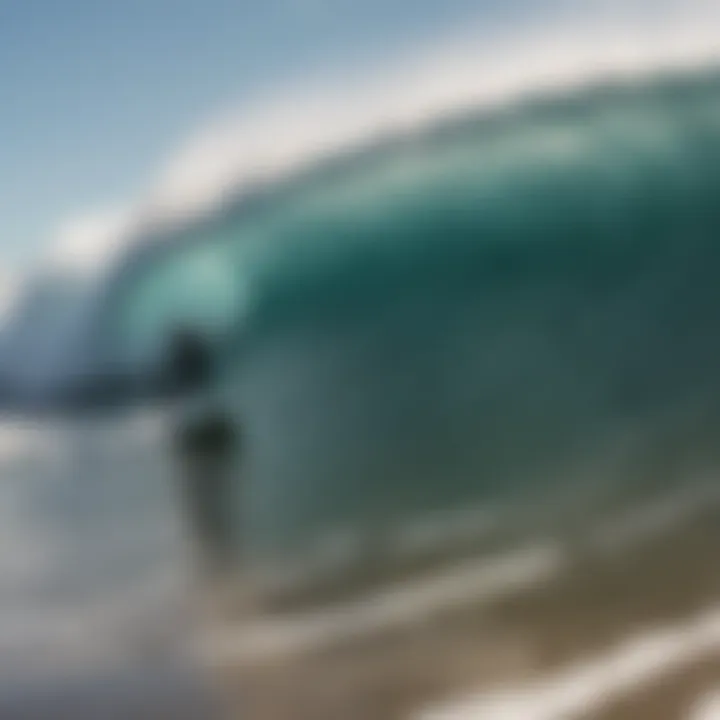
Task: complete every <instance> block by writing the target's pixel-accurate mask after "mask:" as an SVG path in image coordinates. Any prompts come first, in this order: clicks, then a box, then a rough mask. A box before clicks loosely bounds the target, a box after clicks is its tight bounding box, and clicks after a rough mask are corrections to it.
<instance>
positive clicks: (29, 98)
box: [0, 0, 519, 263]
mask: <svg viewBox="0 0 720 720" xmlns="http://www.w3.org/2000/svg"><path fill="white" fill-rule="evenodd" d="M518 3H519V0H518ZM518 3H516V5H517V4H518ZM498 5H500V6H501V7H502V8H503V9H502V10H500V9H499V8H497V7H493V6H492V5H486V6H485V7H484V8H483V6H482V5H479V4H478V2H475V3H472V2H468V1H467V0H443V2H435V1H433V0H363V1H362V2H359V1H358V0H256V2H243V1H242V0H234V1H233V0H116V1H112V0H62V1H60V0H2V1H1V2H0V108H1V110H2V115H1V116H0V238H1V241H2V250H1V251H0V252H1V254H2V257H3V258H5V261H6V262H7V261H9V262H11V263H14V262H23V261H24V259H25V258H27V257H31V256H32V254H33V253H34V252H35V251H36V250H37V249H38V248H39V247H40V245H41V244H44V243H47V242H50V241H51V238H52V235H53V232H54V230H55V229H56V227H57V225H58V224H59V223H62V222H63V221H66V220H67V219H68V218H72V217H73V216H74V215H77V214H78V213H82V212H83V211H84V210H85V209H86V208H88V207H89V208H93V207H97V206H105V205H113V204H115V203H118V202H120V203H122V202H125V201H126V200H129V199H131V198H132V197H133V196H135V195H136V194H137V193H138V192H140V191H141V190H142V188H143V184H144V183H147V182H148V181H149V178H150V176H151V175H152V173H153V172H154V171H155V170H156V169H157V168H158V166H159V165H161V164H162V163H163V162H164V161H165V160H166V159H167V158H168V157H169V156H170V155H171V154H172V152H173V150H174V149H175V148H177V146H178V145H179V144H181V143H182V142H183V141H184V140H185V139H186V138H187V137H188V136H189V135H191V134H192V133H193V132H195V131H196V130H198V128H201V127H202V125H203V123H204V122H206V121H207V120H209V119H211V118H212V117H213V115H214V113H216V112H219V111H221V110H223V109H224V108H227V107H230V106H232V107H238V106H240V107H242V104H243V102H244V101H248V102H249V101H250V99H251V98H252V96H253V95H254V94H256V93H257V92H259V91H261V90H262V89H263V88H265V87H267V86H268V85H271V84H274V83H282V82H285V81H291V80H293V79H295V80H297V79H298V78H302V77H304V76H306V75H307V76H310V75H317V74H322V73H323V72H325V71H326V70H327V69H329V68H332V69H333V70H337V68H338V66H339V67H340V68H342V67H347V68H352V67H353V66H358V65H360V66H362V65H372V64H381V63H382V61H383V59H384V58H386V57H390V56H392V55H393V54H395V53H398V52H400V51H401V50H402V49H403V48H404V47H405V46H406V45H408V44H414V43H423V42H428V41H430V40H431V39H432V38H433V37H434V36H437V35H442V34H446V33H449V32H451V31H452V28H453V27H461V26H462V25H463V23H464V22H465V21H467V20H468V19H469V18H473V19H474V18H477V17H478V16H479V15H480V16H481V17H482V16H483V15H485V16H487V18H488V20H489V19H490V17H493V16H498V15H500V14H501V13H502V14H505V15H508V13H509V12H510V11H509V9H508V8H509V7H510V6H511V5H512V4H508V3H507V2H506V1H505V0H504V1H503V2H502V3H498Z"/></svg>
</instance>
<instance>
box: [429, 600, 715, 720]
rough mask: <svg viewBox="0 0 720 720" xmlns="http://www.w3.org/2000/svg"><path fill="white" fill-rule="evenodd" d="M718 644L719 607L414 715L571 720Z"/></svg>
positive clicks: (445, 719) (446, 719)
mask: <svg viewBox="0 0 720 720" xmlns="http://www.w3.org/2000/svg"><path fill="white" fill-rule="evenodd" d="M718 649H720V607H713V608H711V609H710V610H708V611H707V612H705V613H703V614H702V615H699V616H697V617H694V618H692V619H690V620H689V621H687V622H686V623H684V624H681V625H677V626H674V627H667V628H660V629H657V630H655V631H653V632H649V633H647V634H644V635H641V636H638V637H635V638H632V639H630V640H627V641H625V642H623V643H621V644H620V645H619V646H617V647H616V648H614V649H613V650H611V651H610V652H608V653H607V654H605V655H603V656H601V657H597V658H594V659H592V660H587V661H583V662H581V663H578V664H576V665H573V666H571V667H569V668H567V669H565V670H563V671H561V672H559V673H557V674H555V675H552V676H549V677H546V678H544V679H541V680H538V681H533V682H530V683H523V684H519V685H515V686H513V685H509V686H507V687H504V688H502V689H499V690H492V691H484V692H480V693H477V694H475V695H472V696H469V697H466V698H459V699H457V700H451V701H449V702H447V703H445V704H442V705H439V706H437V707H432V708H428V709H426V710H424V711H422V712H420V713H418V714H417V716H416V717H417V720H476V719H477V720H479V719H480V718H482V720H573V718H578V719H579V718H580V717H585V716H586V714H587V713H591V712H594V711H597V710H598V709H599V708H601V707H603V706H604V705H606V704H607V703H610V702H612V701H613V700H617V699H618V698H622V697H623V696H624V695H626V694H628V693H630V692H632V691H633V690H636V689H638V688H641V687H643V686H644V685H646V684H648V683H650V682H653V681H656V680H658V679H659V678H661V677H663V676H665V675H667V674H668V673H670V672H672V671H674V670H678V669H680V668H682V667H685V666H687V665H688V664H690V663H693V662H696V661H698V660H701V659H703V658H705V657H708V656H710V655H712V654H714V653H716V652H717V651H718Z"/></svg>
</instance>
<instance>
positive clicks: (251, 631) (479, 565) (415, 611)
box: [202, 543, 565, 665]
mask: <svg viewBox="0 0 720 720" xmlns="http://www.w3.org/2000/svg"><path fill="white" fill-rule="evenodd" d="M564 564H565V556H564V554H563V553H562V551H561V550H560V548H559V547H558V546H556V545H554V544H551V543H547V544H544V545H543V544H537V545H533V546H530V547H527V548H522V549H519V550H515V551H511V552H507V553H504V554H502V555H499V556H497V557H495V558H492V559H481V560H473V561H468V562H465V563H463V564H461V565H458V566H456V567H454V568H451V569H449V570H446V571H445V572H442V573H437V574H435V575H434V576H432V577H431V578H427V579H422V580H416V581H414V582H404V583H402V584H398V585H396V586H395V587H391V588H389V589H387V590H385V591H382V592H380V593H378V594H376V595H373V596H370V597H367V598H363V599H360V600H357V601H353V602H352V603H348V604H346V605H342V606H338V607H334V608H332V609H330V610H325V611H318V612H313V613H303V614H298V615H295V616H292V617H286V618H283V619H281V620H266V621H262V620H261V621H258V622H255V623H253V624H252V625H250V626H249V627H240V628H239V629H238V630H236V631H235V632H231V631H230V630H229V629H228V628H226V627H223V628H221V629H220V630H219V632H218V633H217V634H212V635H211V636H209V637H207V638H206V639H205V641H203V643H202V645H203V648H204V652H205V654H206V656H207V658H208V660H209V661H210V662H211V663H214V664H215V663H217V664H221V665H222V664H225V663H227V662H232V661H235V662H237V661H247V660H256V659H257V660H259V659H262V658H265V657H272V656H288V655H292V654H294V653H300V652H304V651H307V650H310V649H317V648H319V647H323V646H328V645H333V644H335V643H337V642H342V641H345V640H350V639H353V638H356V637H363V636H366V635H371V634H373V633H378V632H382V631H383V630H387V629H390V628H396V627H401V626H403V625H407V624H413V623H417V622H420V621H422V620H423V619H426V618H427V617H429V616H431V615H433V614H434V613H436V612H438V611H441V610H446V609H450V608H453V607H455V606H458V605H463V604H467V603H470V602H473V603H483V602H490V601H492V600H496V599H498V598H500V597H503V596H506V595H510V594H514V593H517V592H522V591H523V590H527V589H529V588H530V587H533V586H535V585H537V584H539V583H542V582H546V581H548V580H550V579H551V578H553V577H554V576H555V575H557V574H558V573H559V572H560V571H561V570H562V568H563V567H564Z"/></svg>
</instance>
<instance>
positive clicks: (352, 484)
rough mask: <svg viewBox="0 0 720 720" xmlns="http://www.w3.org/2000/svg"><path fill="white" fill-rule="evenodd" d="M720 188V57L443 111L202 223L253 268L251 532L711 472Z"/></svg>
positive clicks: (244, 404) (278, 538)
mask: <svg viewBox="0 0 720 720" xmlns="http://www.w3.org/2000/svg"><path fill="white" fill-rule="evenodd" d="M719 180H720V76H719V75H717V74H715V73H714V72H709V71H708V72H705V73H702V74H700V73H698V74H696V75H685V76H681V75H679V76H677V77H664V78H660V79H658V80H657V81H653V82H649V81H645V82H642V83H640V82H638V83H634V84H633V83H628V84H626V85H616V86H605V87H595V88H590V89H588V90H586V91H583V92H582V93H579V94H575V95H571V96H564V97H563V96H558V97H554V98H536V99H535V100H531V101H527V102H525V103H523V104H518V105H515V106H510V107H508V108H505V109H503V110H502V111H498V112H497V113H495V114H488V113H485V114H484V115H479V116H473V115H472V114H469V115H467V116H465V117H462V118H456V119H454V120H447V121H445V122H444V123H441V124H439V125H438V126H437V127H435V128H431V129H429V130H428V131H427V132H425V133H419V134H417V135H414V136H412V137H410V136H408V137H402V138H395V139H393V140H389V141H388V142H386V143H384V144H380V145H378V146H377V147H374V148H369V149H367V150H365V151H361V152H358V153H356V154H354V155H349V156H347V157H343V158H339V159H337V160H335V161H333V162H329V163H327V164H326V165H324V166H319V167H318V168H317V169H316V170H315V171H313V172H310V173H306V174H303V175H300V176H298V177H296V178H293V179H290V180H289V181H288V182H287V183H285V184H284V185H280V186H278V187H275V188H273V189H271V190H269V191H267V192H265V193H262V192H261V193H259V195H258V197H255V198H253V199H251V200H250V201H246V202H245V203H241V204H240V206H239V207H236V208H234V209H233V208H230V210H229V212H228V215H227V216H225V217H224V218H223V219H221V220H220V221H219V222H218V223H217V224H216V225H215V226H209V227H208V229H207V230H203V229H202V228H200V229H199V230H197V231H194V232H196V233H197V234H198V235H202V234H203V233H206V234H207V239H208V240H213V239H222V241H223V242H224V243H226V244H225V245H222V246H221V247H223V251H224V252H228V253H232V254H233V255H234V256H235V257H239V258H240V267H241V268H242V272H241V275H240V276H239V277H238V278H237V281H238V287H240V288H241V289H242V292H243V293H244V295H243V297H244V298H245V305H244V311H243V313H244V314H243V317H242V320H241V322H238V327H240V328H241V329H240V332H239V333H238V335H239V337H238V342H239V343H240V345H239V346H240V347H241V350H240V351H238V352H237V353H235V354H230V355H229V356H228V359H229V367H230V370H231V374H234V373H235V372H236V371H237V368H238V367H242V373H241V375H242V380H241V381H240V382H241V385H242V390H241V392H240V400H239V402H240V405H241V416H242V420H243V422H244V423H245V425H246V427H247V432H248V433H249V436H250V437H251V440H252V442H251V444H250V448H251V449H250V459H249V460H248V462H249V463H250V467H251V468H252V469H251V471H250V472H251V477H252V481H251V482H250V486H251V488H252V489H251V490H249V491H248V492H250V493H251V494H252V502H251V506H252V510H251V511H250V512H249V517H250V520H249V521H248V522H250V523H252V524H253V527H254V530H253V532H257V533H258V535H257V537H260V536H261V535H264V537H265V538H266V540H264V541H263V542H267V543H269V544H272V545H275V544H280V545H282V546H288V547H293V548H294V547H297V546H298V544H300V545H301V544H302V542H304V541H306V540H307V538H308V537H309V535H312V533H313V532H315V531H316V530H317V529H318V528H328V527H331V526H336V525H343V524H348V525H352V524H353V523H355V524H358V523H359V524H360V525H363V524H364V523H375V522H377V523H381V524H389V525H393V524H394V523H396V522H399V521H401V520H403V519H406V518H407V517H411V516H415V515H418V514H420V515H422V514H426V513H431V512H437V511H442V510H449V509H452V508H453V507H458V506H463V505H467V504H468V503H479V504H481V505H482V504H500V505H511V506H517V505H518V504H528V503H534V504H539V505H543V504H546V505H552V504H553V503H555V502H556V500H555V499H552V500H551V498H558V497H562V495H563V493H564V492H565V491H566V489H572V488H573V487H574V486H576V485H577V484H578V483H579V482H580V480H579V478H586V477H588V476H596V482H597V483H603V484H606V485H607V486H608V488H613V490H612V492H616V491H617V486H618V485H619V486H620V487H625V490H623V491H622V492H625V491H627V492H632V491H633V490H632V488H634V487H636V486H639V485H642V484H643V483H648V482H657V483H661V484H662V483H667V482H671V480H670V477H672V476H674V479H675V481H676V482H681V481H682V480H681V478H682V477H683V476H684V475H686V473H687V472H689V470H688V466H690V465H692V466H698V467H699V466H702V465H703V463H706V462H708V463H709V462H711V461H710V460H709V459H708V455H714V439H715V432H716V431H717V429H718V428H717V419H718V412H717V411H718V407H717V406H716V404H715V402H714V398H715V396H716V394H717V390H718V380H719V378H720V375H719V374H718V368H720V364H719V363H720V337H719V336H718V333H717V327H718V321H720V289H719V286H718V283H717V277H718V271H719V270H720V246H719V245H718V240H717V232H718V229H720V211H719V210H718V203H717V200H718V193H719V192H720V184H719V183H718V181H719ZM601 468H602V469H601ZM648 478H650V480H649V479H648ZM608 494H611V491H610V489H609V490H608Z"/></svg>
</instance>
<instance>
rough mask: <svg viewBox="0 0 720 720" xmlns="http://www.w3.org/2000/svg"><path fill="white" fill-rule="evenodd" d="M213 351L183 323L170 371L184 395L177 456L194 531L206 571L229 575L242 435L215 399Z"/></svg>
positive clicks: (173, 347)
mask: <svg viewBox="0 0 720 720" xmlns="http://www.w3.org/2000/svg"><path fill="white" fill-rule="evenodd" d="M213 369H214V368H213V361H212V352H211V349H210V348H209V346H208V344H207V342H206V341H205V340H204V338H203V337H202V335H201V334H199V333H197V332H195V331H194V330H192V329H191V328H186V327H181V328H178V329H177V330H176V332H175V333H174V335H173V337H172V338H171V342H170V348H169V371H170V381H171V384H172V390H173V395H176V396H177V397H178V398H180V399H181V402H180V407H179V409H178V418H177V421H176V424H175V427H174V436H175V437H174V454H175V456H176V458H177V459H178V464H179V466H180V473H181V476H182V487H181V491H182V497H183V501H184V504H185V511H186V516H187V521H188V523H189V525H190V527H189V530H190V532H191V534H192V536H193V541H194V542H197V545H198V547H199V550H200V554H201V558H200V560H201V562H202V564H203V566H204V569H205V570H210V572H211V573H213V574H215V573H223V572H225V571H227V570H229V569H230V568H229V567H228V565H229V563H230V561H231V557H232V550H233V537H232V535H233V533H232V518H231V515H230V509H231V508H230V500H231V498H230V490H231V487H232V466H233V462H234V459H235V457H236V453H238V452H239V451H240V448H239V437H238V433H237V431H236V428H235V427H234V423H233V422H232V421H231V420H230V418H229V417H228V416H227V414H226V413H224V412H223V411H222V410H221V409H220V408H219V407H217V406H216V405H214V404H213V403H212V401H211V400H210V396H211V393H210V386H211V384H212V381H213Z"/></svg>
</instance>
